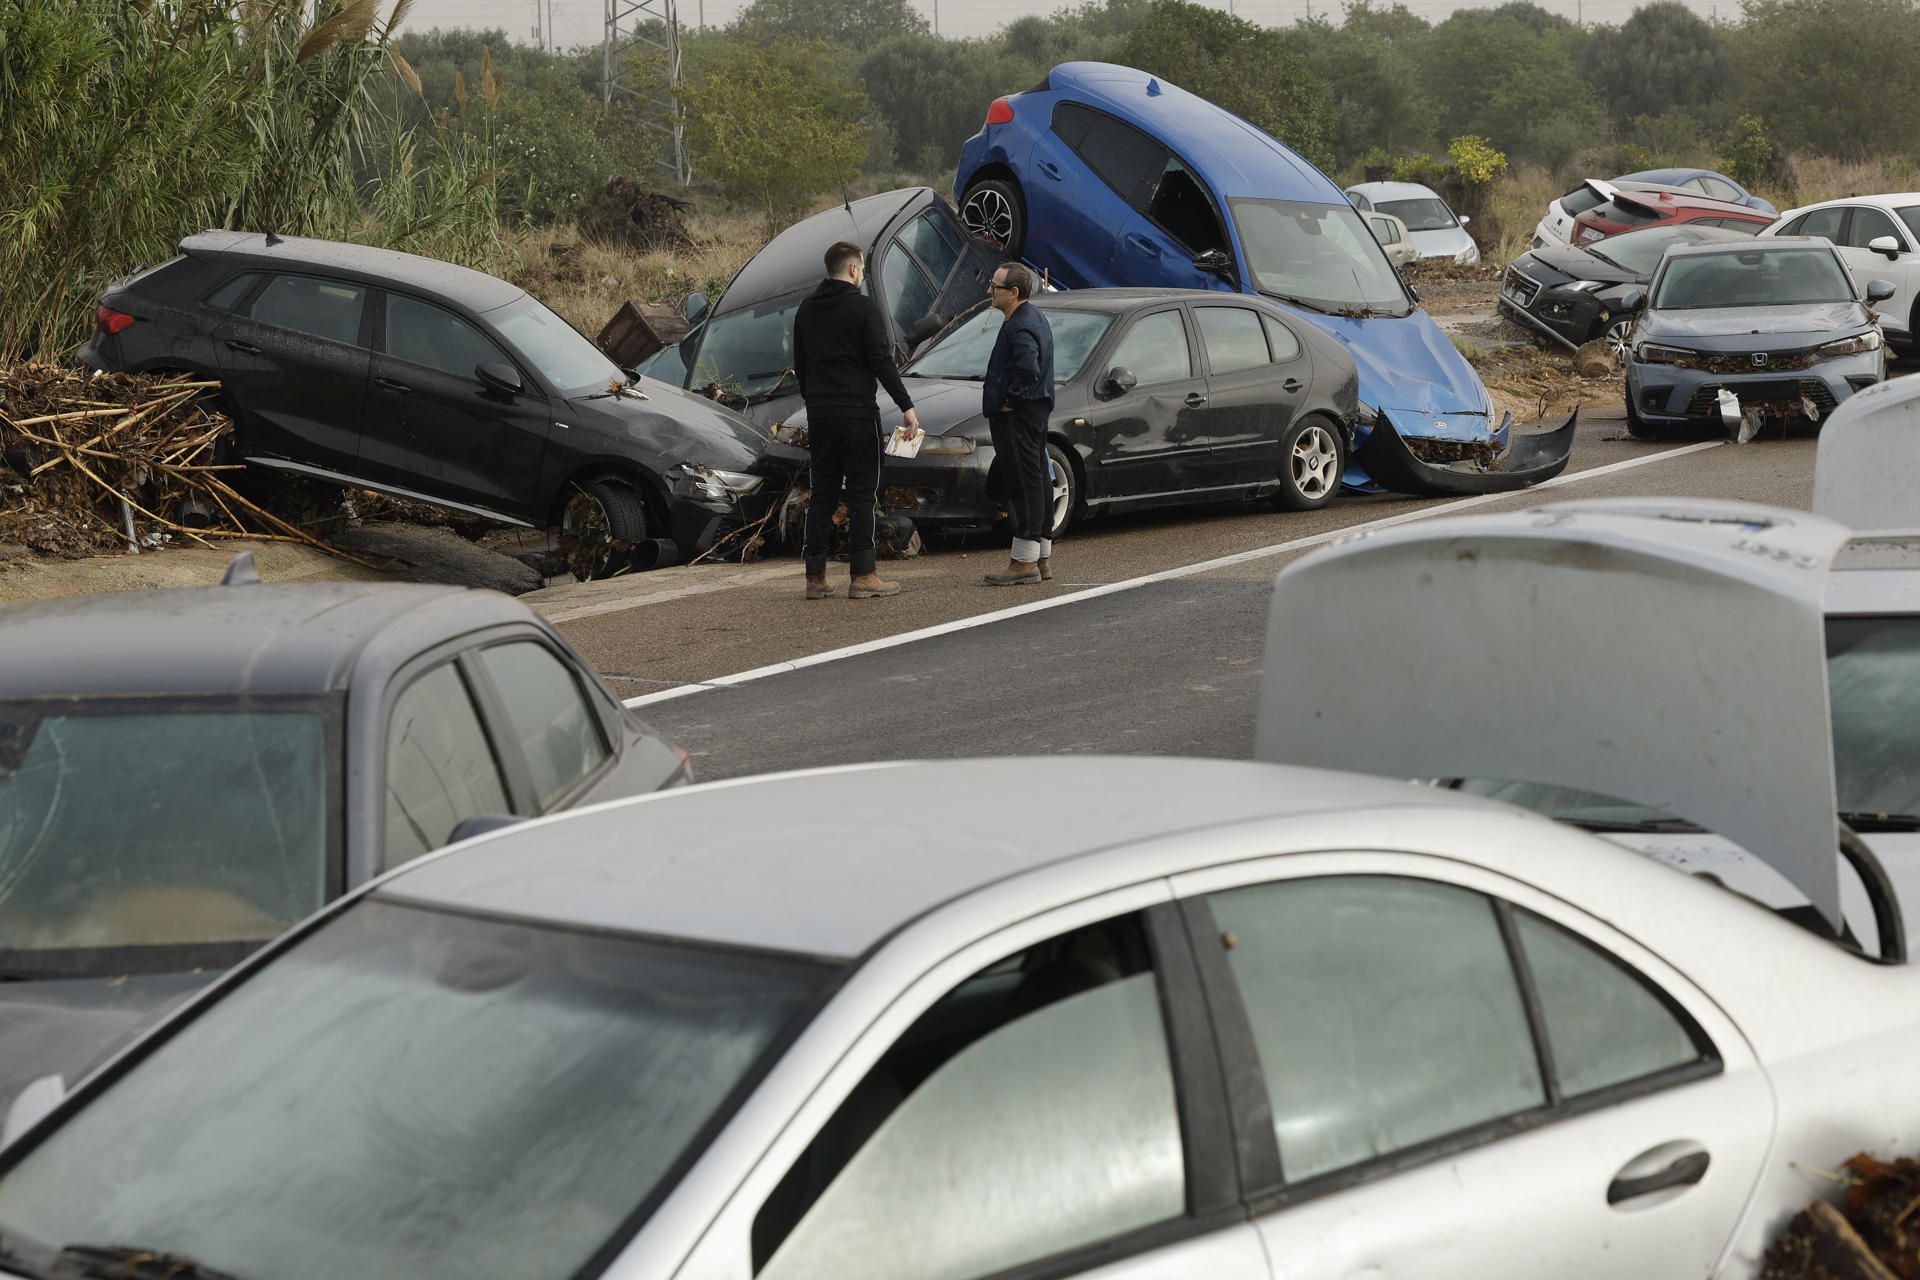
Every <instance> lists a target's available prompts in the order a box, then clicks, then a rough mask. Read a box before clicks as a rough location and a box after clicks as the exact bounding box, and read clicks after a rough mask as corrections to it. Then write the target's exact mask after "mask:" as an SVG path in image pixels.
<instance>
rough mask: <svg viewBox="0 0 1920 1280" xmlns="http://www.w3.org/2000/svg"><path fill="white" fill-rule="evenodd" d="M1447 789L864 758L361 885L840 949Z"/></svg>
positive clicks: (1104, 762) (848, 953)
mask: <svg viewBox="0 0 1920 1280" xmlns="http://www.w3.org/2000/svg"><path fill="white" fill-rule="evenodd" d="M1036 779H1038V780H1039V781H1038V782H1036ZM723 793H724V794H723ZM980 797H992V798H993V802H992V803H990V804H983V803H980V802H979V801H980ZM1453 799H1460V797H1446V796H1442V795H1440V794H1438V793H1436V792H1435V791H1434V790H1433V789H1431V788H1424V787H1414V786H1411V785H1409V784H1408V783H1406V782H1404V781H1386V780H1383V779H1379V778H1363V777H1357V776H1354V775H1351V774H1332V773H1326V772H1323V771H1320V770H1311V769H1297V768H1286V767H1278V766H1273V765H1261V764H1250V763H1246V762H1241V761H1220V760H1174V759H1165V758H1151V757H1141V756H1132V757H1124V756H1109V757H1101V756H1070V757H1049V758H1047V759H1045V760H1029V759H1017V758H1006V759H984V760H954V761H939V762H909V763H901V764H885V765H865V766H854V767H847V768H839V769H823V770H809V771H806V772H801V773H789V774H777V775H772V776H765V777H759V778H747V779H739V780H735V781H728V782H718V783H710V784H707V785H704V786H696V787H687V788H677V789H674V790H671V791H662V792H656V793H654V794H652V795H648V796H641V797H636V798H633V799H628V800H619V801H614V802H612V803H610V804H605V805H596V806H593V807H590V808H586V809H579V810H574V811H573V812H571V813H569V814H566V815H564V816H562V817H558V818H549V819H542V820H538V821H535V822H530V823H525V824H522V825H520V826H517V827H512V828H508V829H506V830H502V831H499V832H496V833H493V834H491V835H488V836H486V837H483V838H480V839H476V840H474V841H471V842H468V843H466V844H463V845H460V846H457V847H456V848H454V849H453V850H451V851H449V852H447V853H444V854H440V855H435V856H430V857H428V858H425V859H422V860H420V861H418V862H415V863H412V864H409V866H408V867H406V868H404V869H402V870H401V871H399V872H397V873H396V874H395V875H393V876H391V877H389V878H388V879H386V880H385V881H383V882H382V883H381V885H380V887H379V888H378V890H377V892H378V894H379V896H381V897H383V898H388V899H397V900H400V901H405V902H413V903H421V904H427V905H432V906H437V907H441V908H445V909H452V910H459V911H469V912H482V913H487V914H498V915H506V916H512V917H517V918H522V919H535V920H544V921H551V922H555V923H565V924H571V925H576V926H582V927H588V928H599V929H610V930H619V931H623V932H632V933H640V934H651V935H660V936H671V937H676V938H693V939H698V940H701V941H703V942H708V943H713V944H719V945H728V946H750V947H758V948H766V949H771V950H776V951H787V952H797V953H802V954H807V955H815V956H827V957H837V958H852V957H856V956H860V955H862V954H864V953H865V952H866V951H868V950H869V949H870V948H872V947H873V946H874V945H875V944H876V943H878V942H880V941H881V940H883V939H884V938H886V937H887V936H888V935H890V934H891V933H893V932H894V931H896V930H898V929H900V928H901V927H902V926H904V925H906V924H908V923H910V922H911V921H913V920H915V919H917V918H918V917H920V916H922V915H925V914H926V913H928V912H930V911H933V910H935V909H936V908H939V907H941V906H942V905H944V904H946V903H949V902H952V901H954V900H955V899H958V898H961V897H964V896H966V895H968V894H971V893H974V892H976V891H979V890H982V889H985V888H987V887H988V886H991V885H994V884H997V883H1001V882H1003V881H1006V880H1008V879H1011V878H1013V877H1016V876H1020V875H1022V874H1024V873H1027V872H1031V871H1037V870H1041V869H1043V868H1049V867H1056V866H1059V865H1061V864H1065V863H1069V862H1073V863H1076V864H1078V866H1079V867H1081V868H1084V869H1085V870H1086V872H1087V875H1088V881H1087V891H1088V892H1099V891H1100V890H1102V889H1104V888H1109V887H1117V886H1118V885H1119V884H1125V883H1129V882H1130V881H1129V880H1128V879H1127V878H1125V877H1124V876H1122V877H1119V878H1117V879H1116V881H1115V882H1114V883H1113V884H1107V883H1104V882H1102V878H1101V876H1100V871H1099V867H1100V863H1101V861H1102V860H1103V859H1108V858H1113V859H1118V858H1120V857H1121V856H1122V854H1123V851H1124V850H1125V849H1126V848H1128V847H1129V846H1137V845H1139V844H1142V843H1145V842H1148V841H1152V840H1155V839H1158V838H1161V837H1165V836H1171V835H1177V834H1180V833H1183V832H1190V831H1197V830H1200V829H1204V828H1218V827H1225V826H1230V825H1235V824H1244V823H1248V822H1254V821H1260V820H1265V819H1282V818H1290V817H1297V816H1301V815H1307V814H1313V813H1324V812H1328V811H1339V810H1348V809H1360V810H1379V809H1383V808H1405V807H1421V808H1431V807H1433V806H1435V805H1436V804H1441V803H1447V802H1449V801H1450V800H1453ZM1475 803H1478V804H1479V805H1480V806H1481V807H1483V808H1494V809H1498V808H1499V806H1491V805H1488V804H1487V803H1486V802H1484V801H1481V802H1475ZM1449 807H1451V805H1450V804H1449Z"/></svg>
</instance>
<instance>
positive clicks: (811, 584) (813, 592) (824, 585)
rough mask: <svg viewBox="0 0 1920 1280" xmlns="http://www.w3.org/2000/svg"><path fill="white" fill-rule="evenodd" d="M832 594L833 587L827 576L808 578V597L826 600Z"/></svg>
mask: <svg viewBox="0 0 1920 1280" xmlns="http://www.w3.org/2000/svg"><path fill="white" fill-rule="evenodd" d="M832 594H833V587H832V586H831V585H830V584H829V583H828V582H827V580H826V579H825V578H808V579H807V599H809V600H825V599H826V598H827V597H828V596H830V595H832Z"/></svg>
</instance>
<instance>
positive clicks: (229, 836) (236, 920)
mask: <svg viewBox="0 0 1920 1280" xmlns="http://www.w3.org/2000/svg"><path fill="white" fill-rule="evenodd" d="M206 703H207V700H206V699H199V700H197V701H195V702H194V703H193V704H192V706H193V707H194V708H196V709H194V710H167V709H154V708H152V707H151V706H150V705H146V704H143V705H142V706H141V708H140V709H139V710H138V711H130V710H124V709H108V708H103V709H91V708H85V709H76V707H75V704H74V703H73V702H71V701H61V702H57V703H55V702H8V703H0V972H4V973H12V974H24V975H46V976H73V977H80V976H87V975H91V974H98V973H106V972H111V973H127V972H156V971H165V970H168V969H184V968H189V967H192V966H194V965H196V964H201V963H211V964H214V965H216V966H219V967H224V966H225V965H226V964H231V963H232V962H233V961H234V960H237V959H238V958H239V956H240V955H241V954H244V952H245V951H247V950H249V949H251V948H252V947H253V946H256V945H258V944H260V943H263V942H265V941H267V940H268V939H270V938H272V937H273V936H274V935H275V934H278V933H280V932H281V931H282V930H284V929H285V928H286V927H287V926H288V925H291V924H293V923H295V922H296V921H298V920H300V919H302V918H304V917H306V916H308V915H310V914H312V913H313V912H314V911H316V910H318V909H319V907H320V905H321V903H322V902H323V901H324V899H325V894H326V871H327V846H328V819H327V811H328V803H327V801H328V777H327V774H328V770H327V765H326V761H327V747H326V740H327V734H326V723H325V720H324V719H323V717H322V716H321V714H320V712H319V710H318V708H316V707H314V706H313V705H312V704H310V703H309V704H303V705H302V706H300V707H299V708H298V709H290V708H288V707H287V705H286V704H285V703H282V704H280V706H279V707H278V708H276V709H273V710H261V709H243V708H240V707H237V706H236V707H233V708H231V709H228V710H222V711H206V710H204V707H205V706H206ZM124 705H125V704H120V706H121V707H124ZM230 944H240V945H239V946H237V947H235V946H233V945H230ZM209 946H213V947H215V948H216V949H217V950H218V954H217V955H210V956H204V957H203V955H202V954H201V952H200V950H198V949H202V948H206V947H209Z"/></svg>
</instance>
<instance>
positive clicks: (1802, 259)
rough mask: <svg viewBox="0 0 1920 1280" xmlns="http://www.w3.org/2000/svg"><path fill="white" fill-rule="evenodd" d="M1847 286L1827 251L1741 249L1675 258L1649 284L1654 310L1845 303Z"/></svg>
mask: <svg viewBox="0 0 1920 1280" xmlns="http://www.w3.org/2000/svg"><path fill="white" fill-rule="evenodd" d="M1851 301H1853V287H1852V286H1851V285H1850V284H1848V282H1847V276H1846V273H1845V272H1844V271H1842V270H1841V269H1840V263H1839V261H1838V260H1837V259H1836V258H1835V257H1834V256H1833V253H1832V251H1831V250H1828V249H1741V250H1740V251H1738V252H1737V253H1710V254H1701V255H1699V256H1697V257H1695V256H1688V257H1684V258H1681V257H1676V258H1673V259H1671V260H1670V261H1668V262H1667V264H1666V266H1665V267H1663V268H1662V269H1661V272H1660V278H1659V279H1658V280H1657V281H1656V282H1655V283H1654V288H1653V304H1652V305H1653V306H1654V308H1655V309H1657V310H1660V311H1692V310H1700V309H1704V308H1709V307H1780V306H1793V305H1797V304H1801V303H1817V302H1851Z"/></svg>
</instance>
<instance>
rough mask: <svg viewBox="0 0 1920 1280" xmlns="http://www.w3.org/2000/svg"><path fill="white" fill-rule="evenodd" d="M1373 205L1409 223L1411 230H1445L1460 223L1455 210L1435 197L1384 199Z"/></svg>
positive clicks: (1408, 227) (1382, 211)
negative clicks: (1454, 213) (1454, 215)
mask: <svg viewBox="0 0 1920 1280" xmlns="http://www.w3.org/2000/svg"><path fill="white" fill-rule="evenodd" d="M1373 207H1374V208H1375V209H1377V210H1379V211H1380V212H1381V213H1390V214H1392V215H1393V216H1394V217H1396V218H1398V219H1400V221H1402V222H1404V223H1406V224H1407V230H1409V231H1445V230H1446V229H1447V228H1448V227H1453V226H1458V225H1459V224H1458V223H1456V222H1455V221H1454V220H1453V210H1451V209H1449V208H1447V203H1446V201H1444V200H1440V199H1436V198H1433V197H1422V198H1421V199H1418V200H1382V201H1380V202H1379V203H1377V204H1375V205H1374V206H1373Z"/></svg>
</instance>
